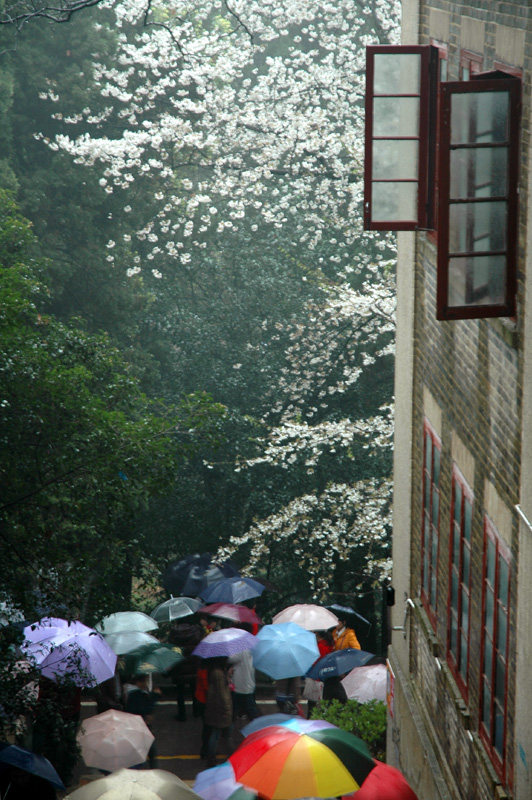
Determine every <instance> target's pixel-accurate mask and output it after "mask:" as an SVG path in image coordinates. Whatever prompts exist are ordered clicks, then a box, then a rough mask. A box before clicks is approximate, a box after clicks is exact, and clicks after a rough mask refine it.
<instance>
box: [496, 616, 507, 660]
mask: <svg viewBox="0 0 532 800" xmlns="http://www.w3.org/2000/svg"><path fill="white" fill-rule="evenodd" d="M507 626H508V618H507V616H506V613H505V611H504V609H503V608H501V606H498V607H497V650H498V651H499V652H500V654H501V655H502V657H503V658H506V641H507V633H508V627H507Z"/></svg>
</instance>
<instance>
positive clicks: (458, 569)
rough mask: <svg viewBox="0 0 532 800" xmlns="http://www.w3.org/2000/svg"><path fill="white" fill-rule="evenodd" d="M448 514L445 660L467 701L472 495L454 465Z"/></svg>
mask: <svg viewBox="0 0 532 800" xmlns="http://www.w3.org/2000/svg"><path fill="white" fill-rule="evenodd" d="M451 514H452V518H451V541H450V564H449V583H450V585H449V633H448V644H447V662H448V664H449V667H450V669H451V672H452V673H453V675H454V677H455V679H456V682H457V684H458V686H459V688H460V691H461V692H462V695H463V697H464V699H465V700H467V693H468V679H469V621H470V605H471V603H470V601H471V539H472V525H473V494H472V492H471V489H470V488H469V486H468V485H467V483H466V482H465V480H464V478H463V477H462V475H461V474H460V472H459V470H458V468H457V467H456V466H455V467H454V468H453V493H452V508H451Z"/></svg>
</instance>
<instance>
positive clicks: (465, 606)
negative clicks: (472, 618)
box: [462, 588, 469, 636]
mask: <svg viewBox="0 0 532 800" xmlns="http://www.w3.org/2000/svg"><path fill="white" fill-rule="evenodd" d="M462 630H463V632H464V636H465V635H467V632H468V630H469V596H468V594H467V591H466V590H465V589H463V588H462Z"/></svg>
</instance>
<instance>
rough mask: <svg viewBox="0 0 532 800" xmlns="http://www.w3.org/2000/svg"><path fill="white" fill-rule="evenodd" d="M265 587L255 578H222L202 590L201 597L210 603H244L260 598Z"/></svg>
mask: <svg viewBox="0 0 532 800" xmlns="http://www.w3.org/2000/svg"><path fill="white" fill-rule="evenodd" d="M263 591H264V586H263V585H262V583H259V582H258V581H254V580H253V578H239V577H234V578H222V579H221V580H219V581H215V582H214V583H211V584H210V585H209V586H207V587H206V588H205V589H202V590H201V592H200V595H201V597H203V599H204V600H205V601H206V602H208V603H242V602H243V601H244V600H251V598H252V597H260V595H261V594H262V593H263Z"/></svg>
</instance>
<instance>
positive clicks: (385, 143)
mask: <svg viewBox="0 0 532 800" xmlns="http://www.w3.org/2000/svg"><path fill="white" fill-rule="evenodd" d="M418 161H419V147H418V143H417V141H409V140H408V141H402V140H400V139H399V140H398V139H376V140H375V141H374V142H373V175H372V177H373V178H374V179H375V180H380V179H382V178H387V179H388V180H417V177H418Z"/></svg>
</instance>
